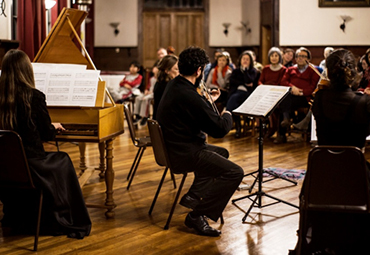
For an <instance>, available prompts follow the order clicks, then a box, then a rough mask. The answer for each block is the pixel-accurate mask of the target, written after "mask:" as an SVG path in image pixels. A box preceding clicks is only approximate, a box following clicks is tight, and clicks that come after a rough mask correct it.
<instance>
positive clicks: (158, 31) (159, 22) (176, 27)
mask: <svg viewBox="0 0 370 255" xmlns="http://www.w3.org/2000/svg"><path fill="white" fill-rule="evenodd" d="M204 35H205V33H204V14H203V13H199V12H155V13H150V12H147V13H144V14H143V42H142V43H143V65H144V67H152V66H153V64H154V62H155V61H156V59H157V55H156V50H157V49H158V48H159V47H165V48H166V47H168V46H173V47H174V48H175V49H176V55H178V54H180V52H181V51H182V50H183V49H185V48H186V47H188V46H190V45H197V46H199V47H204V41H205V38H204Z"/></svg>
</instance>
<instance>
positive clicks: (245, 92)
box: [226, 51, 259, 138]
mask: <svg viewBox="0 0 370 255" xmlns="http://www.w3.org/2000/svg"><path fill="white" fill-rule="evenodd" d="M258 75H259V73H258V71H257V70H256V69H255V68H254V67H253V57H252V55H251V53H250V52H249V51H244V52H243V53H242V54H241V55H240V57H239V61H238V67H237V68H236V69H235V70H234V71H233V72H232V73H231V75H230V79H229V83H230V89H229V99H228V101H227V105H226V109H227V110H228V111H230V112H232V111H233V110H234V109H236V108H238V107H239V106H240V105H241V104H242V103H243V102H244V101H245V100H246V99H247V98H248V96H249V95H250V94H251V93H252V92H253V90H254V88H255V87H256V84H257V83H258V78H259V77H258ZM233 119H234V122H235V129H236V132H235V137H236V138H239V137H240V135H241V123H240V116H239V115H235V114H233Z"/></svg>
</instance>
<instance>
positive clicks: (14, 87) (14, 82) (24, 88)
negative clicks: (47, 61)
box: [0, 50, 35, 130]
mask: <svg viewBox="0 0 370 255" xmlns="http://www.w3.org/2000/svg"><path fill="white" fill-rule="evenodd" d="M33 88H35V79H34V76H33V68H32V65H31V61H30V59H29V57H28V56H27V54H26V53H24V52H23V51H21V50H9V51H8V52H7V53H6V54H5V56H4V58H3V62H2V70H1V76H0V128H1V129H6V130H13V129H14V128H15V127H16V126H17V117H16V116H17V102H23V105H24V108H25V109H24V110H25V112H26V114H27V116H28V119H29V120H31V100H32V89H33Z"/></svg>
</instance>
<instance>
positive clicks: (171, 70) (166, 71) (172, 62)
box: [153, 55, 179, 119]
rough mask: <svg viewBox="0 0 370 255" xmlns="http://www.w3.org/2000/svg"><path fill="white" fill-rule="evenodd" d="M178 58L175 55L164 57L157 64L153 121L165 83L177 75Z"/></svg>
mask: <svg viewBox="0 0 370 255" xmlns="http://www.w3.org/2000/svg"><path fill="white" fill-rule="evenodd" d="M177 62H178V58H177V57H176V56H175V55H166V56H164V57H163V58H162V59H161V61H160V62H159V64H158V66H157V67H158V73H157V82H156V83H155V85H154V91H153V93H154V107H153V119H156V115H157V109H158V105H159V102H160V101H161V98H162V95H163V92H164V90H165V89H166V86H167V83H168V82H169V81H170V80H172V79H173V78H175V77H176V76H177V75H179V67H178V66H177Z"/></svg>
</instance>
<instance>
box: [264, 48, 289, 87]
mask: <svg viewBox="0 0 370 255" xmlns="http://www.w3.org/2000/svg"><path fill="white" fill-rule="evenodd" d="M268 59H269V62H270V64H269V65H267V66H265V67H264V68H263V69H262V72H261V76H260V79H259V81H258V84H266V85H280V84H281V80H282V78H283V76H284V74H285V71H286V67H285V66H283V65H282V64H281V63H282V54H281V51H280V49H279V48H277V47H272V48H271V49H270V50H269V52H268Z"/></svg>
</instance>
